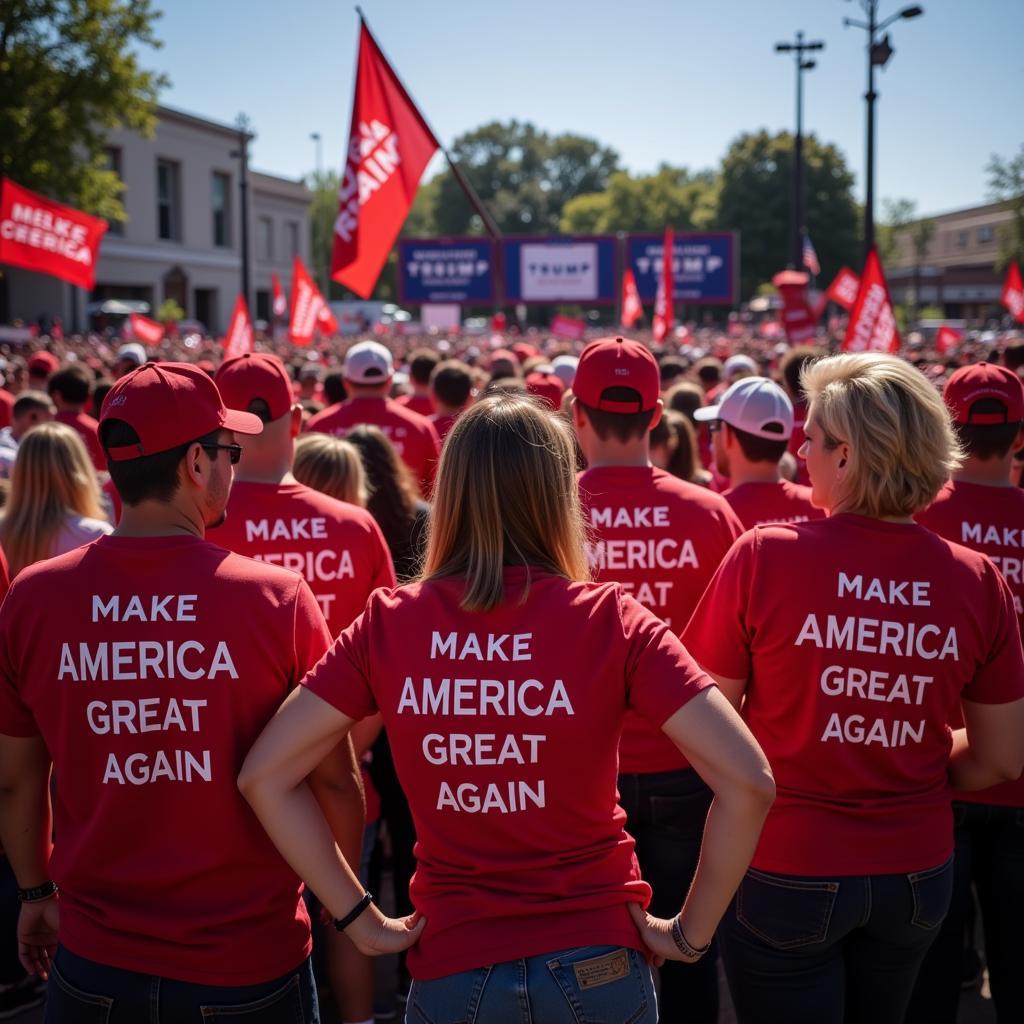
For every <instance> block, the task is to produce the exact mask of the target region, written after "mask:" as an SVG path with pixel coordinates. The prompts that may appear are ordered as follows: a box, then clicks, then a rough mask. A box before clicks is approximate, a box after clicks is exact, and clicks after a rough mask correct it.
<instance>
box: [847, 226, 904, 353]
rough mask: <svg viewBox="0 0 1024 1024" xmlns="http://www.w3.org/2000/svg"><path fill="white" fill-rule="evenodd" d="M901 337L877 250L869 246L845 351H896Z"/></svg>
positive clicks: (852, 312) (848, 326)
mask: <svg viewBox="0 0 1024 1024" xmlns="http://www.w3.org/2000/svg"><path fill="white" fill-rule="evenodd" d="M899 347H900V335H899V331H898V330H897V329H896V318H895V317H894V316H893V312H892V299H890V298H889V286H888V285H887V284H886V282H885V274H884V272H883V271H882V263H881V261H880V260H879V258H878V250H877V249H876V248H875V247H874V246H872V247H871V248H870V249H869V250H868V258H867V259H866V260H865V261H864V273H863V274H861V277H860V287H859V288H858V289H857V300H856V302H854V304H853V310H852V311H851V313H850V322H849V323H848V324H847V327H846V338H845V339H844V340H843V344H842V349H843V351H844V352H897V351H898V350H899Z"/></svg>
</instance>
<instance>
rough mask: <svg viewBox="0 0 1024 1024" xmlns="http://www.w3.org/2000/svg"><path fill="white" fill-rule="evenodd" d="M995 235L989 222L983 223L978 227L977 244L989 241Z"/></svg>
mask: <svg viewBox="0 0 1024 1024" xmlns="http://www.w3.org/2000/svg"><path fill="white" fill-rule="evenodd" d="M994 237H995V232H994V231H993V230H992V225H991V224H983V225H982V226H981V227H980V228H978V245H984V244H985V243H986V242H991V241H992V239H993V238H994Z"/></svg>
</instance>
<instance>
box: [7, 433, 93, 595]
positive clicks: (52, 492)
mask: <svg viewBox="0 0 1024 1024" xmlns="http://www.w3.org/2000/svg"><path fill="white" fill-rule="evenodd" d="M112 532H113V527H112V526H111V525H110V523H109V522H107V519H106V516H105V514H104V511H103V503H102V501H101V498H100V485H99V481H98V480H97V478H96V471H95V470H94V469H93V466H92V462H91V461H90V460H89V454H88V452H87V451H86V449H85V445H84V444H83V442H82V439H81V437H80V436H79V435H78V433H77V432H76V431H74V430H72V429H71V428H70V427H67V426H65V425H64V424H63V423H41V424H39V426H36V427H33V428H32V429H31V430H30V431H29V432H28V433H27V434H26V435H25V436H24V438H23V439H22V441H21V444H20V445H19V447H18V457H17V459H16V460H15V463H14V472H13V474H12V476H11V490H10V495H9V497H8V499H7V504H6V505H5V507H4V515H3V519H2V520H0V544H2V545H3V548H4V551H5V552H6V554H7V560H8V562H9V563H10V568H11V578H12V579H13V578H14V577H15V576H16V575H17V574H18V573H19V572H21V570H22V569H24V568H25V566H27V565H31V564H32V563H33V562H38V561H40V560H41V559H44V558H53V557H54V556H56V555H61V554H64V552H65V551H70V550H71V549H72V548H77V547H79V546H80V545H82V544H88V543H89V542H90V541H93V540H95V539H96V538H97V537H102V536H104V535H105V534H108V533H112Z"/></svg>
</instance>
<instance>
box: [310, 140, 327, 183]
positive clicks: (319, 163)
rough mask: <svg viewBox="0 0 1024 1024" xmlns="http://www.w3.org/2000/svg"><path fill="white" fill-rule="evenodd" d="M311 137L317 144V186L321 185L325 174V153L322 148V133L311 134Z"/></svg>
mask: <svg viewBox="0 0 1024 1024" xmlns="http://www.w3.org/2000/svg"><path fill="white" fill-rule="evenodd" d="M309 137H310V138H311V139H312V140H313V141H314V142H315V143H316V177H317V184H318V185H319V184H320V177H321V176H322V174H323V166H324V165H323V151H322V150H321V147H320V133H319V132H310V133H309Z"/></svg>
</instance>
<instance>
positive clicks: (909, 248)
mask: <svg viewBox="0 0 1024 1024" xmlns="http://www.w3.org/2000/svg"><path fill="white" fill-rule="evenodd" d="M883 207H884V209H885V223H884V224H882V225H879V231H878V234H877V239H878V254H879V256H881V258H882V264H883V266H888V265H890V264H895V263H902V262H903V261H904V260H905V259H907V258H908V257H909V259H910V261H911V263H912V267H913V289H912V291H911V293H910V303H909V307H908V310H907V313H906V318H907V321H908V322H909V323H910V324H916V323H917V317H918V303H919V302H920V294H921V267H922V266H923V265H924V263H925V260H927V258H928V247H929V246H930V245H931V242H932V239H933V238H934V237H935V221H933V220H932V219H931V218H930V217H918V215H917V203H915V202H914V201H913V200H912V199H895V200H893V199H886V200H885V201H884V203H883Z"/></svg>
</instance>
